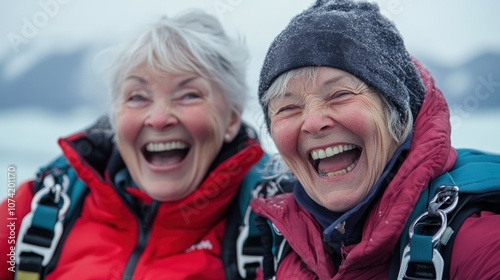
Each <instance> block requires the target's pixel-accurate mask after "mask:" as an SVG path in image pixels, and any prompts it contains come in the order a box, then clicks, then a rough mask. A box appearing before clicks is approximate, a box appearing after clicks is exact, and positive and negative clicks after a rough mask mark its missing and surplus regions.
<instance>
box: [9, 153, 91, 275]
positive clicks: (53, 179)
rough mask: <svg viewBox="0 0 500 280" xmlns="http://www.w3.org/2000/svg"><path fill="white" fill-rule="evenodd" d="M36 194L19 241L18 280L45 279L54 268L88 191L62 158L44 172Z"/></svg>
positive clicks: (43, 170)
mask: <svg viewBox="0 0 500 280" xmlns="http://www.w3.org/2000/svg"><path fill="white" fill-rule="evenodd" d="M33 191H34V193H35V195H34V196H33V199H32V202H31V212H30V213H28V214H27V215H26V216H25V217H24V218H23V221H22V223H21V226H20V229H19V234H18V237H17V242H16V256H17V258H16V262H17V267H18V269H17V271H16V279H43V277H44V276H45V274H46V273H47V272H49V271H51V269H53V267H54V266H55V264H56V262H57V260H58V258H59V254H60V249H61V244H62V243H63V241H64V239H65V238H66V236H67V234H68V232H69V229H70V228H71V226H72V225H73V223H74V221H75V220H76V218H77V217H78V216H79V213H80V211H81V207H82V205H83V201H84V197H85V196H86V194H87V192H88V189H87V187H86V185H85V184H84V183H83V182H82V181H81V180H80V179H79V178H78V177H77V175H76V173H75V171H74V170H73V168H72V167H71V166H70V165H69V163H68V162H67V160H66V159H65V158H64V157H63V156H60V157H58V158H57V159H55V160H54V161H52V162H50V163H49V164H48V165H46V166H45V167H42V168H41V169H40V171H39V172H38V174H37V178H36V180H35V184H34V189H33Z"/></svg>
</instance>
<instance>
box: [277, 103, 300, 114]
mask: <svg viewBox="0 0 500 280" xmlns="http://www.w3.org/2000/svg"><path fill="white" fill-rule="evenodd" d="M298 108H299V106H297V105H286V106H282V107H280V108H278V109H277V110H276V112H275V115H278V114H283V113H289V112H291V111H293V110H294V109H298Z"/></svg>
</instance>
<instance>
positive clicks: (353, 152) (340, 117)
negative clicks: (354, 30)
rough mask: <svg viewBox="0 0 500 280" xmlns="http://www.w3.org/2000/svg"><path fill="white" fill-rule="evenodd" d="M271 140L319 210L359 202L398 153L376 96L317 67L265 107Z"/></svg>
mask: <svg viewBox="0 0 500 280" xmlns="http://www.w3.org/2000/svg"><path fill="white" fill-rule="evenodd" d="M269 116H270V119H271V136H272V138H273V140H274V142H275V144H276V147H277V149H278V150H279V152H280V154H281V155H282V157H283V159H284V160H285V162H286V163H287V164H288V166H289V167H290V169H291V171H292V172H293V173H294V174H295V176H297V178H298V179H299V181H300V182H301V183H302V185H303V186H304V189H305V190H306V192H307V193H308V195H309V196H310V197H311V198H312V199H313V200H314V201H316V202H317V203H318V204H320V205H322V206H324V207H326V208H328V209H330V210H332V211H337V212H344V211H347V210H349V209H351V208H353V207H354V206H356V204H357V203H359V202H361V201H362V200H363V199H364V198H365V197H366V196H367V194H368V192H369V191H370V189H371V188H372V187H373V185H374V183H375V182H376V180H377V179H378V178H379V176H380V175H381V174H382V171H383V169H384V167H385V165H386V163H387V162H388V160H389V159H390V158H391V156H392V154H393V153H394V151H395V150H396V148H397V147H396V142H395V141H394V140H393V138H392V137H391V136H390V133H389V131H388V129H387V124H386V118H385V115H384V110H383V102H382V100H381V98H380V97H379V95H378V94H377V93H376V92H375V91H373V90H372V89H370V88H368V87H367V86H366V84H364V83H363V82H362V81H360V80H359V79H357V78H356V77H354V76H353V75H351V74H349V73H347V72H345V71H342V70H338V69H334V68H329V67H320V68H319V70H318V72H317V76H316V79H315V80H314V81H311V80H309V79H308V78H307V77H304V76H298V77H296V78H294V79H292V80H291V81H290V83H289V84H288V87H287V91H286V93H285V95H284V96H277V97H273V98H271V100H270V103H269Z"/></svg>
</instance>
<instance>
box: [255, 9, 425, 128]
mask: <svg viewBox="0 0 500 280" xmlns="http://www.w3.org/2000/svg"><path fill="white" fill-rule="evenodd" d="M309 66H327V67H332V68H337V69H341V70H344V71H346V72H348V73H350V74H352V75H354V76H356V77H357V78H359V79H360V80H362V81H363V82H365V83H366V84H367V85H368V86H370V87H372V88H374V89H375V90H377V91H378V92H379V93H380V94H381V95H383V96H384V97H385V98H386V99H387V100H388V101H389V103H390V104H392V105H393V106H394V107H395V108H396V110H397V111H398V112H399V113H400V117H401V119H402V120H406V119H407V118H408V116H407V113H406V112H408V108H410V109H411V113H412V115H413V117H414V119H415V118H416V116H417V114H418V111H419V110H420V107H421V104H422V101H423V98H424V93H425V88H424V86H423V83H422V81H421V78H420V76H419V74H418V71H417V69H416V68H415V65H414V64H413V62H412V59H411V57H410V55H409V53H408V51H407V50H406V48H405V46H404V42H403V39H402V37H401V35H400V34H399V32H398V30H397V29H396V27H395V26H394V24H393V23H392V22H390V21H389V20H388V19H387V18H385V17H384V16H382V15H381V14H380V11H379V8H378V6H377V5H376V4H374V3H366V2H353V1H349V0H338V1H334V0H330V1H317V2H316V4H314V5H313V6H311V7H310V8H309V9H307V10H305V11H304V12H302V13H301V14H299V15H297V16H296V17H295V18H293V19H292V20H291V22H290V23H289V25H288V26H287V27H286V28H285V29H284V30H283V31H282V32H281V33H280V34H279V35H278V36H277V37H276V38H275V40H274V41H273V43H272V44H271V46H270V48H269V51H268V53H267V55H266V58H265V61H264V65H263V67H262V71H261V75H260V81H259V99H260V100H261V105H263V110H264V116H265V118H266V123H267V125H268V128H269V117H268V111H267V110H268V109H267V107H266V106H265V105H264V104H262V97H263V94H264V93H265V92H266V91H267V90H269V88H270V86H271V85H272V83H273V82H274V81H275V80H276V79H277V78H278V77H279V76H281V75H282V74H284V73H286V72H288V71H290V70H293V69H297V68H301V67H309Z"/></svg>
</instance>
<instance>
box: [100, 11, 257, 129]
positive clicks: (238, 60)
mask: <svg viewBox="0 0 500 280" xmlns="http://www.w3.org/2000/svg"><path fill="white" fill-rule="evenodd" d="M119 50H120V51H119V54H118V56H117V57H116V60H115V62H114V63H113V65H112V67H111V69H110V70H111V72H110V73H109V74H110V78H109V80H110V87H111V89H110V90H111V101H112V102H111V106H112V108H111V112H110V118H111V124H112V126H113V127H114V123H115V114H116V105H117V103H116V102H117V101H118V100H119V98H120V87H121V84H122V83H123V81H124V79H125V78H126V75H127V74H128V73H129V72H130V71H131V70H133V69H134V68H137V67H138V66H140V65H142V64H146V67H148V68H149V69H150V70H152V71H155V72H160V73H161V72H170V73H174V74H178V73H186V72H189V73H195V74H197V75H200V76H201V77H203V78H205V79H207V80H209V81H211V82H213V83H214V84H215V85H216V86H218V87H219V88H220V89H221V90H222V92H223V94H224V96H225V98H226V100H227V101H228V104H229V106H230V109H231V110H233V111H234V112H236V113H238V114H242V112H243V108H244V106H245V101H246V98H247V94H248V93H247V92H248V86H247V82H246V66H247V65H246V64H247V59H248V49H247V47H246V44H245V42H244V40H240V39H233V38H230V37H229V36H228V35H227V34H226V32H225V31H224V28H223V26H222V24H221V23H220V22H219V21H218V20H217V18H216V17H215V16H213V15H210V14H208V13H206V12H203V11H201V10H189V11H187V12H184V13H181V14H179V15H177V16H175V17H167V16H164V17H162V18H160V19H159V20H158V21H157V22H156V23H154V24H153V25H151V26H148V27H147V29H146V30H145V31H144V32H142V33H141V34H140V35H139V36H137V37H135V38H134V39H133V40H132V41H130V42H129V43H128V44H126V45H124V46H122V47H121V48H119Z"/></svg>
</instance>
